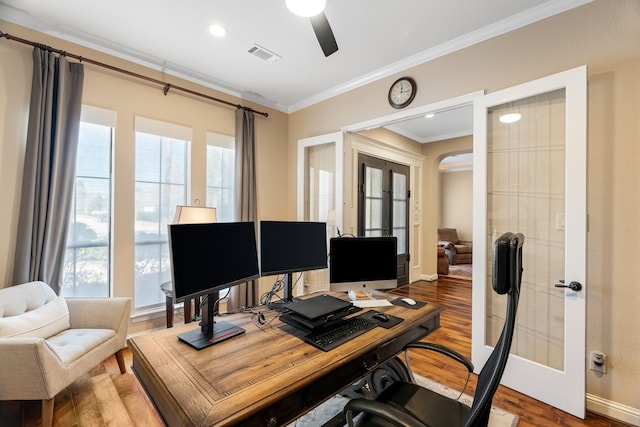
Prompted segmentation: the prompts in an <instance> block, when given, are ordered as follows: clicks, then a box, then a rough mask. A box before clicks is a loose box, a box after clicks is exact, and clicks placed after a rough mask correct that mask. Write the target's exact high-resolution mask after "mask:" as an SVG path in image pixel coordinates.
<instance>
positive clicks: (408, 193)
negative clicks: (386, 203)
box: [407, 190, 411, 199]
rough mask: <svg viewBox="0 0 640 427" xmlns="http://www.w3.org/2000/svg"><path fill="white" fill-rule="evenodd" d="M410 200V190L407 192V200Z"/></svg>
mask: <svg viewBox="0 0 640 427" xmlns="http://www.w3.org/2000/svg"><path fill="white" fill-rule="evenodd" d="M410 198H411V190H407V199H410Z"/></svg>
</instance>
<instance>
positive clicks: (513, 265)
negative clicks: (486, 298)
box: [491, 232, 524, 295]
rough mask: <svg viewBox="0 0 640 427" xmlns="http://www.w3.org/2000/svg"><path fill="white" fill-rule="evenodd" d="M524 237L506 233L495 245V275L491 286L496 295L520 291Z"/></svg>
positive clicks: (518, 234) (493, 261)
mask: <svg viewBox="0 0 640 427" xmlns="http://www.w3.org/2000/svg"><path fill="white" fill-rule="evenodd" d="M523 243H524V235H522V234H521V233H511V232H506V233H504V234H503V235H501V236H500V237H498V238H497V239H496V241H495V242H494V244H493V260H492V263H493V275H492V281H491V285H492V286H493V290H494V291H496V293H498V294H500V295H503V294H506V293H508V292H510V291H511V290H517V291H519V290H520V279H521V277H522V244H523Z"/></svg>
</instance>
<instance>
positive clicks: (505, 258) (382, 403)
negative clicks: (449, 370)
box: [343, 233, 524, 427]
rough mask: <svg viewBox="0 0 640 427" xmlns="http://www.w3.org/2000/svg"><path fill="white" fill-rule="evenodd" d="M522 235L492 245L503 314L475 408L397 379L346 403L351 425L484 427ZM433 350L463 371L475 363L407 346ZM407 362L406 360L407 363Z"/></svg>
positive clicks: (511, 309) (506, 344)
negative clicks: (504, 302)
mask: <svg viewBox="0 0 640 427" xmlns="http://www.w3.org/2000/svg"><path fill="white" fill-rule="evenodd" d="M523 242H524V236H523V235H522V234H520V233H518V234H514V233H504V234H503V235H502V236H500V237H499V238H498V239H497V240H496V242H495V243H494V246H493V272H492V285H493V289H494V291H495V292H496V293H498V294H507V298H508V299H507V311H506V315H505V323H504V326H503V328H502V333H501V334H500V338H499V339H498V342H497V343H496V346H495V348H494V350H493V352H492V353H491V355H490V356H489V359H488V360H487V362H486V363H485V365H484V367H483V368H482V370H481V372H480V374H479V375H478V384H477V387H476V392H475V395H474V399H473V404H472V406H471V407H468V406H467V405H465V404H464V403H462V402H459V401H458V400H454V399H451V398H448V397H445V396H442V395H440V394H438V393H436V392H433V391H431V390H428V389H426V388H423V387H421V386H419V385H417V384H415V383H413V382H405V381H398V382H394V383H392V384H391V385H389V386H388V387H387V388H386V389H384V390H383V391H382V392H381V393H380V394H379V395H378V396H377V397H376V398H375V400H371V399H365V398H359V399H352V400H350V401H349V402H348V403H347V405H346V406H345V408H344V411H343V413H344V416H345V418H346V421H347V424H348V425H349V426H353V425H354V417H355V415H357V414H359V415H358V417H357V418H355V420H356V421H357V425H358V426H367V427H389V426H430V427H450V426H456V427H458V426H465V427H471V426H473V427H476V426H486V425H487V424H488V423H489V413H490V410H491V401H492V400H493V395H494V394H495V392H496V390H497V389H498V385H499V383H500V378H501V377H502V373H503V372H504V368H505V366H506V364H507V358H508V357H509V350H510V348H511V341H512V338H513V331H514V327H515V320H516V311H517V308H518V299H519V296H520V281H521V278H522V244H523ZM410 348H414V349H425V350H432V351H436V352H438V353H441V354H444V355H447V356H449V357H451V358H453V359H454V360H456V361H458V362H460V363H462V364H463V365H465V366H466V367H467V370H468V371H469V375H470V374H471V373H472V372H473V365H472V364H471V362H470V361H469V360H468V359H466V358H465V357H464V356H463V355H461V354H460V353H457V352H455V351H453V350H451V349H448V348H447V347H444V346H441V345H437V344H430V343H422V342H416V343H412V344H409V345H407V346H406V347H405V352H406V351H407V350H408V349H410ZM407 361H408V359H407Z"/></svg>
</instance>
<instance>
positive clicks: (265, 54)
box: [248, 43, 282, 62]
mask: <svg viewBox="0 0 640 427" xmlns="http://www.w3.org/2000/svg"><path fill="white" fill-rule="evenodd" d="M248 52H249V53H250V54H252V55H253V56H257V57H258V58H260V59H262V60H263V61H267V62H276V61H277V60H279V59H282V57H281V56H280V55H278V54H275V53H273V52H271V51H270V50H268V49H265V48H263V47H262V46H259V45H257V44H255V43H254V44H253V46H252V47H251V49H249V51H248Z"/></svg>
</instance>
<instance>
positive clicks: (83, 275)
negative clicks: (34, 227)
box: [60, 122, 113, 297]
mask: <svg viewBox="0 0 640 427" xmlns="http://www.w3.org/2000/svg"><path fill="white" fill-rule="evenodd" d="M112 135H113V129H112V128H111V127H109V126H102V125H97V124H93V123H88V122H81V123H80V132H79V138H78V157H77V160H76V177H75V183H74V192H73V201H72V206H71V212H70V218H69V229H68V232H67V243H66V250H65V258H64V270H63V274H62V287H61V290H60V295H62V296H65V297H108V296H109V295H110V293H111V291H110V282H111V278H110V272H111V268H110V263H111V257H110V254H111V250H110V242H111V144H112Z"/></svg>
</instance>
